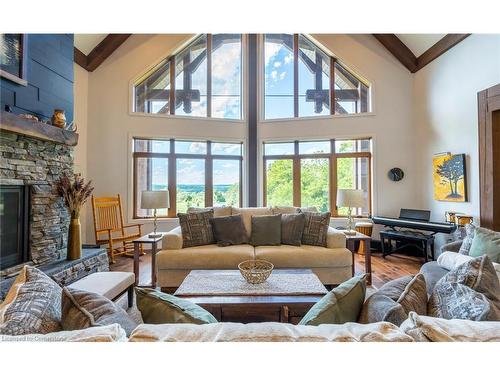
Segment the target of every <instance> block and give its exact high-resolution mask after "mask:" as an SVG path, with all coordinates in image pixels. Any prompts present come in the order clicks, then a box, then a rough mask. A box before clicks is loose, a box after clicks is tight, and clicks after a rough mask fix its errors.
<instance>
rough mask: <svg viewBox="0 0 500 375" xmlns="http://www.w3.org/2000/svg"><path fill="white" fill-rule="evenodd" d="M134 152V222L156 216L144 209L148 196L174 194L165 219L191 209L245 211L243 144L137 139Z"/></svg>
mask: <svg viewBox="0 0 500 375" xmlns="http://www.w3.org/2000/svg"><path fill="white" fill-rule="evenodd" d="M133 147H134V149H133V154H132V155H133V162H134V163H133V168H134V173H133V175H134V218H147V217H151V216H152V215H153V212H152V211H151V210H143V209H141V208H140V207H141V193H142V191H143V190H167V189H168V190H169V194H170V208H169V209H168V210H167V209H165V210H160V211H159V212H158V215H160V216H162V217H175V215H176V213H177V212H186V211H187V209H188V208H189V207H208V206H229V205H231V206H241V201H242V195H241V191H242V190H241V189H242V185H241V179H242V173H241V168H242V159H243V157H242V144H241V143H223V142H211V141H186V140H174V139H166V140H165V139H163V140H155V139H139V138H134V141H133Z"/></svg>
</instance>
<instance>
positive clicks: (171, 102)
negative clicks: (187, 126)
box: [133, 34, 244, 121]
mask: <svg viewBox="0 0 500 375" xmlns="http://www.w3.org/2000/svg"><path fill="white" fill-rule="evenodd" d="M239 35H240V48H241V53H240V75H241V79H240V81H241V82H243V64H244V57H243V34H239ZM201 36H205V37H206V47H205V48H206V50H207V52H206V59H207V77H206V78H207V79H206V82H207V114H206V116H194V115H192V114H189V115H187V116H186V115H182V116H183V117H199V118H216V119H220V120H234V121H241V120H242V119H243V101H244V100H243V85H242V84H241V83H240V118H239V119H238V118H237V119H225V118H219V117H212V53H213V51H212V45H213V43H212V37H213V35H212V34H200V35H198V36H197V37H196V38H194V39H193V40H192V41H191V43H189V44H188V45H187V46H186V47H184V48H183V49H182V50H181V51H179V52H177V53H175V54H172V55H170V56H168V57H167V58H166V59H165V60H163V61H162V62H161V63H160V64H158V65H157V66H161V65H163V63H164V62H168V63H169V66H170V91H169V97H168V100H169V115H171V116H175V115H176V114H175V110H176V108H177V104H176V102H175V98H176V88H175V78H176V64H175V58H176V56H177V55H178V54H179V53H180V52H183V51H184V50H186V49H187V48H190V47H191V46H192V45H193V43H195V42H196V41H197V40H198V39H199V38H200V37H201ZM165 66H167V64H165ZM155 71H156V70H154V68H153V70H152V71H151V72H148V74H147V75H146V76H144V77H143V78H141V79H140V80H138V81H136V82H135V83H134V90H133V92H134V98H133V99H134V100H133V102H134V107H133V109H134V110H133V112H137V113H146V114H151V112H146V111H137V98H136V88H137V86H138V85H140V84H141V83H142V82H144V80H146V79H148V77H149V76H150V75H151V74H153V73H154V72H155Z"/></svg>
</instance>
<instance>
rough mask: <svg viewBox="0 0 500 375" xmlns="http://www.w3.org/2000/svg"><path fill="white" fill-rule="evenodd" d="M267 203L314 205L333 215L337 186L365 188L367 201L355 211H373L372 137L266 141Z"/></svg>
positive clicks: (338, 212)
mask: <svg viewBox="0 0 500 375" xmlns="http://www.w3.org/2000/svg"><path fill="white" fill-rule="evenodd" d="M263 148H264V195H263V196H264V205H265V206H299V207H308V206H314V207H316V208H317V209H318V210H320V211H321V212H326V211H330V212H331V213H332V215H333V216H346V215H347V208H344V207H337V206H336V200H337V189H362V190H363V191H364V192H365V203H364V206H363V207H362V208H356V209H355V210H354V214H355V215H358V216H368V215H370V213H371V206H372V202H371V173H372V170H371V169H372V167H371V165H372V163H371V158H372V153H371V140H370V139H353V140H340V139H330V140H325V141H322V140H320V141H291V142H279V143H276V142H273V143H271V142H270V143H267V142H266V143H264V145H263Z"/></svg>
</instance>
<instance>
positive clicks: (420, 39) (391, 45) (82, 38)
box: [75, 34, 470, 73]
mask: <svg viewBox="0 0 500 375" xmlns="http://www.w3.org/2000/svg"><path fill="white" fill-rule="evenodd" d="M130 35H131V34H75V62H76V63H77V64H78V65H80V66H81V67H83V68H84V69H86V70H88V71H89V72H92V71H94V70H95V69H97V67H98V66H99V65H100V64H102V63H103V62H104V60H106V58H108V57H109V56H110V55H111V54H112V53H113V52H114V51H115V50H116V49H117V48H118V47H119V46H120V45H121V44H122V43H123V42H125V40H126V39H127V38H128V37H129V36H130ZM469 35H470V34H373V36H374V37H375V38H377V40H378V41H379V42H380V43H381V44H382V45H383V46H384V47H385V48H386V49H387V50H388V51H389V52H391V53H392V54H393V55H394V56H395V57H396V58H397V59H398V60H399V61H400V62H401V64H403V65H404V66H405V67H406V68H407V69H408V70H409V71H410V72H412V73H415V72H417V71H418V70H420V69H422V68H423V67H424V66H426V65H427V64H429V63H430V62H431V61H433V60H434V59H436V58H438V57H439V56H441V55H442V54H443V53H445V52H446V51H448V50H449V49H450V48H452V47H453V46H455V45H456V44H458V43H460V42H461V41H462V40H464V39H465V38H466V37H468V36H469Z"/></svg>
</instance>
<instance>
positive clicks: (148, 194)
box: [141, 190, 170, 209]
mask: <svg viewBox="0 0 500 375" xmlns="http://www.w3.org/2000/svg"><path fill="white" fill-rule="evenodd" d="M169 207H170V199H169V196H168V190H160V191H151V190H144V191H143V192H142V195H141V208H142V209H155V208H169Z"/></svg>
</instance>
